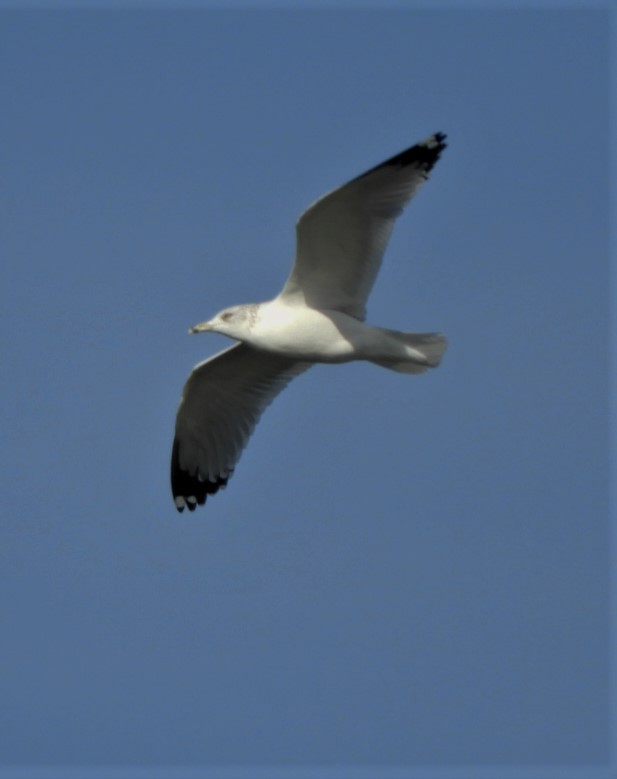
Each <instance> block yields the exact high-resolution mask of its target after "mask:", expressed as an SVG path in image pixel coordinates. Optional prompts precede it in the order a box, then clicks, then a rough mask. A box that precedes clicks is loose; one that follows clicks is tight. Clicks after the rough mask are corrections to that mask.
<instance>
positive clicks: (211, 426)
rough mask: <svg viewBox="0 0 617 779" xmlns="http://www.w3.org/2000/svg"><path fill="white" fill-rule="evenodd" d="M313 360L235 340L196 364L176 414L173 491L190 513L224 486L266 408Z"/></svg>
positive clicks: (180, 508)
mask: <svg viewBox="0 0 617 779" xmlns="http://www.w3.org/2000/svg"><path fill="white" fill-rule="evenodd" d="M310 365H311V363H306V362H295V361H293V360H290V359H287V358H285V357H280V356H278V355H276V354H271V353H268V352H263V351H258V350H257V349H253V348H252V347H250V346H248V345H246V344H244V343H239V344H236V345H235V346H232V347H231V348H229V349H226V350H225V351H223V352H219V354H215V355H214V357H211V358H210V359H209V360H206V361H205V362H202V363H200V364H199V365H197V366H195V368H194V369H193V371H192V373H191V375H190V376H189V378H188V381H187V382H186V384H185V386H184V390H183V393H182V400H181V401H180V407H179V408H178V414H177V416H176V436H175V438H174V444H173V451H172V456H171V489H172V493H173V496H174V501H175V504H176V508H177V509H178V511H182V510H183V509H184V507H185V506H187V507H188V508H189V510H190V511H193V510H194V508H195V506H196V505H197V504H200V505H202V504H203V503H205V502H206V497H207V496H208V495H212V494H214V493H215V492H218V490H219V489H220V488H221V487H224V486H225V485H226V484H227V480H228V479H229V477H230V476H231V474H232V471H233V469H234V466H235V464H236V463H237V462H238V459H239V458H240V455H241V453H242V450H243V449H244V447H245V446H246V444H247V441H248V439H249V437H250V435H251V433H252V432H253V429H254V428H255V425H256V424H257V422H258V420H259V418H260V416H261V415H262V413H263V411H264V410H265V408H266V407H267V406H268V405H270V403H271V402H272V401H273V400H274V398H275V397H276V396H277V395H278V393H279V392H280V391H281V390H282V389H284V388H285V387H286V386H287V384H288V383H289V382H290V381H291V380H292V379H293V378H294V377H295V376H298V375H299V374H300V373H302V372H303V371H305V370H306V369H307V368H309V367H310Z"/></svg>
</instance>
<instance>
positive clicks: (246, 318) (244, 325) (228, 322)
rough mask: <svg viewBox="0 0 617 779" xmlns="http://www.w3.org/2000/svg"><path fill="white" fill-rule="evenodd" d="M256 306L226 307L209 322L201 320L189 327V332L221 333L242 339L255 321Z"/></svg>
mask: <svg viewBox="0 0 617 779" xmlns="http://www.w3.org/2000/svg"><path fill="white" fill-rule="evenodd" d="M255 308H256V306H254V305H244V306H232V307H231V308H225V309H223V311H219V313H218V314H216V316H214V317H212V319H210V320H208V321H207V322H200V323H199V324H197V325H194V326H193V327H191V328H189V333H220V334H221V335H227V336H229V337H230V338H236V339H238V340H242V337H243V336H244V335H246V331H247V330H248V329H249V328H250V326H251V325H252V323H253V321H254V318H255V313H254V309H255Z"/></svg>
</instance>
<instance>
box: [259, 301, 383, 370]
mask: <svg viewBox="0 0 617 779" xmlns="http://www.w3.org/2000/svg"><path fill="white" fill-rule="evenodd" d="M371 330H372V328H370V327H367V326H366V325H364V324H363V323H362V322H359V321H358V320H357V319H354V318H353V317H350V316H348V315H347V314H342V313H340V312H339V311H328V312H323V311H317V310H316V309H311V308H305V307H298V306H285V305H282V304H281V303H278V302H276V303H275V302H274V301H273V302H272V303H266V304H262V305H261V306H260V307H259V317H258V320H257V322H256V323H255V325H254V326H253V327H252V328H251V333H250V338H249V339H247V340H249V341H250V343H251V344H252V345H253V346H256V347H257V348H258V349H265V350H266V351H271V352H277V353H279V354H285V355H286V356H289V357H293V358H295V359H297V360H306V361H310V362H347V361H349V360H357V359H366V357H365V355H364V351H365V349H366V347H367V346H368V342H367V337H368V336H369V334H370V332H371ZM368 340H370V337H369V338H368Z"/></svg>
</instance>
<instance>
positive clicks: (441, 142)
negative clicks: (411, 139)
mask: <svg viewBox="0 0 617 779" xmlns="http://www.w3.org/2000/svg"><path fill="white" fill-rule="evenodd" d="M446 137H447V136H446V134H445V133H440V132H438V133H433V135H429V137H428V138H425V139H424V140H423V141H420V142H419V143H416V144H415V145H414V146H410V147H409V148H408V149H405V151H402V152H400V153H399V154H395V155H394V157H390V159H387V160H386V161H385V162H382V163H381V164H380V165H376V166H375V167H374V168H371V169H370V170H367V171H366V173H362V175H360V176H358V178H359V179H361V178H364V177H365V176H368V175H369V174H371V173H374V172H375V171H377V170H380V169H381V168H390V167H393V168H398V169H401V168H407V167H409V166H413V167H415V168H417V169H418V170H419V171H420V172H421V173H422V174H423V175H424V177H425V178H426V177H427V175H428V173H429V172H430V171H431V170H432V169H433V167H434V166H435V163H436V162H437V160H438V159H439V157H440V156H441V152H442V151H443V150H444V149H445V148H446V146H447V143H446V142H445V141H446Z"/></svg>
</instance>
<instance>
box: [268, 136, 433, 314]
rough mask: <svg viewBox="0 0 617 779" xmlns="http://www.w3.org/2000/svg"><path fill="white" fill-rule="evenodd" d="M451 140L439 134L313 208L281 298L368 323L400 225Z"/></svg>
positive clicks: (301, 224) (303, 222)
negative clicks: (391, 242) (385, 259)
mask: <svg viewBox="0 0 617 779" xmlns="http://www.w3.org/2000/svg"><path fill="white" fill-rule="evenodd" d="M445 138H446V136H445V135H444V134H443V133H435V134H434V135H431V136H430V137H429V138H426V139H425V140H424V141H422V142H421V143H418V144H416V145H415V146H411V147H410V148H409V149H406V150H405V151H404V152H401V153H400V154H397V155H396V156H395V157H392V158H390V159H389V160H386V161H385V162H383V163H381V165H377V166H376V167H375V168H371V170H369V171H367V172H366V173H363V174H362V175H361V176H358V177H357V178H355V179H353V180H352V181H350V182H348V183H347V184H344V185H343V186H342V187H339V188H338V189H335V190H334V191H332V192H330V193H328V194H327V195H324V196H323V197H321V198H320V199H319V200H317V201H316V202H315V203H313V204H312V205H311V206H309V208H308V209H307V210H306V211H305V212H304V213H303V214H302V216H301V217H300V219H299V220H298V222H297V225H296V237H297V241H296V259H295V263H294V266H293V268H292V271H291V275H290V276H289V278H288V279H287V282H286V284H285V286H284V287H283V289H282V291H281V293H280V295H279V298H280V299H282V300H288V301H290V302H291V301H298V302H303V303H304V304H305V305H308V306H311V307H312V308H319V309H334V310H338V311H343V312H345V313H347V314H350V315H351V316H355V317H357V318H358V319H364V316H365V306H366V300H367V298H368V295H369V293H370V291H371V289H372V287H373V284H374V283H375V278H376V277H377V274H378V272H379V268H380V266H381V261H382V258H383V255H384V252H385V250H386V246H387V243H388V240H389V239H390V234H391V233H392V229H393V227H394V222H395V220H396V218H397V216H399V214H400V213H401V212H402V210H403V208H404V206H405V205H406V204H407V203H408V202H409V201H410V200H411V198H412V197H413V196H414V194H415V193H416V192H417V190H418V188H419V187H420V186H421V185H422V184H423V183H424V181H426V179H427V178H428V173H429V171H430V170H431V168H432V167H433V166H434V165H435V163H436V162H437V160H438V159H439V156H440V154H441V152H442V151H443V150H444V149H445V147H446V144H445Z"/></svg>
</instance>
